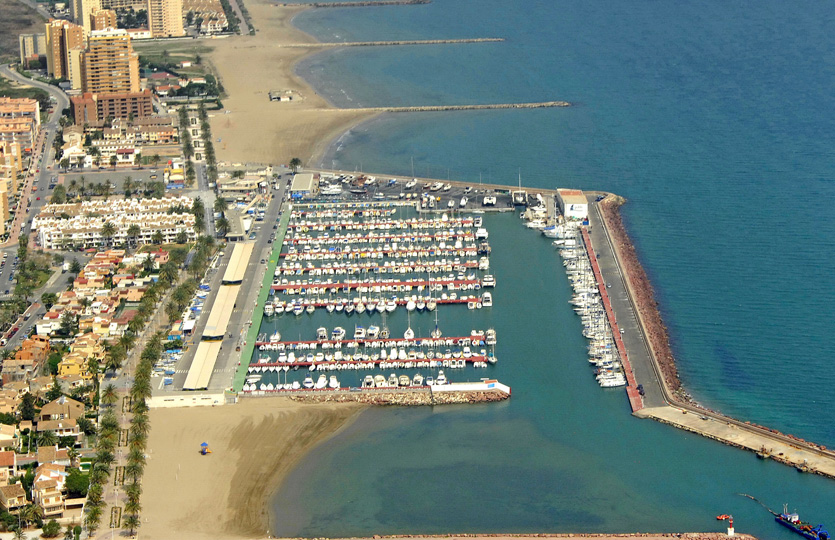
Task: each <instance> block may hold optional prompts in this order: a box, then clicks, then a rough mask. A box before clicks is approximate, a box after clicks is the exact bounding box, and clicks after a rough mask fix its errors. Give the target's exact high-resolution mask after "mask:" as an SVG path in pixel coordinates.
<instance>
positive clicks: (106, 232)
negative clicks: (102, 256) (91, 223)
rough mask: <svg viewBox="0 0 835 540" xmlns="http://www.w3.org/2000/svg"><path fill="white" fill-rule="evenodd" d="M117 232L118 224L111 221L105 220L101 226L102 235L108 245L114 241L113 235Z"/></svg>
mask: <svg viewBox="0 0 835 540" xmlns="http://www.w3.org/2000/svg"><path fill="white" fill-rule="evenodd" d="M114 234H116V225H114V224H113V223H112V222H110V221H105V222H104V225H102V226H101V236H102V239H104V240H105V241H106V243H107V247H110V245H111V244H112V243H113V235H114Z"/></svg>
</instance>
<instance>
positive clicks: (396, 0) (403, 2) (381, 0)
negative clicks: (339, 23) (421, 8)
mask: <svg viewBox="0 0 835 540" xmlns="http://www.w3.org/2000/svg"><path fill="white" fill-rule="evenodd" d="M430 3H432V0H376V1H375V0H367V1H362V2H333V3H328V2H313V3H311V4H307V5H309V6H310V7H315V8H345V7H373V6H415V5H422V4H430ZM283 5H288V4H283ZM291 5H296V4H291ZM303 5H304V4H303Z"/></svg>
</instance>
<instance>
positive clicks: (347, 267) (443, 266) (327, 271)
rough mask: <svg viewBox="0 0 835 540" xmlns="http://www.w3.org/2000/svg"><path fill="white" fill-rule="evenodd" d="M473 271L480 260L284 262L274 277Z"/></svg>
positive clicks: (277, 267)
mask: <svg viewBox="0 0 835 540" xmlns="http://www.w3.org/2000/svg"><path fill="white" fill-rule="evenodd" d="M457 268H462V269H471V268H478V260H476V259H467V260H463V261H462V260H461V259H460V258H458V259H457V262H455V261H454V260H447V259H437V260H428V261H426V260H423V261H422V260H416V261H385V262H384V263H382V264H380V263H377V262H367V263H351V264H349V263H340V262H335V263H325V264H323V265H322V266H315V265H314V264H313V263H311V262H308V263H307V264H304V265H302V263H300V262H288V261H284V262H282V263H281V264H280V265H278V266H276V268H275V272H274V276H275V277H281V276H294V275H295V276H298V275H303V274H308V275H311V276H322V275H330V276H333V275H338V276H340V275H347V276H352V275H356V274H361V273H372V274H407V273H421V274H423V273H438V272H451V271H453V269H457Z"/></svg>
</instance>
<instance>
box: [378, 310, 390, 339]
mask: <svg viewBox="0 0 835 540" xmlns="http://www.w3.org/2000/svg"><path fill="white" fill-rule="evenodd" d="M388 338H389V327H388V325H387V324H386V314H385V313H383V327H382V328H381V329H380V339H388Z"/></svg>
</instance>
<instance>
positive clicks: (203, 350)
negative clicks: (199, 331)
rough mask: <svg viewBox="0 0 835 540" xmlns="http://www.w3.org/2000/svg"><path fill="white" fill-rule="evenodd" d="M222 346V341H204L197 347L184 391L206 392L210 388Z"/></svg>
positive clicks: (184, 384)
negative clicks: (210, 381)
mask: <svg viewBox="0 0 835 540" xmlns="http://www.w3.org/2000/svg"><path fill="white" fill-rule="evenodd" d="M220 346H221V342H220V341H203V342H201V343H200V344H199V345H198V346H197V351H196V352H195V353H194V360H192V362H191V367H189V368H188V374H187V375H186V381H185V382H184V383H183V390H205V389H207V388H208V387H209V380H210V379H211V378H212V372H213V371H214V369H215V364H216V363H217V357H218V355H219V354H220Z"/></svg>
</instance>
